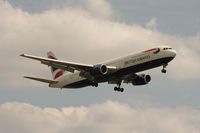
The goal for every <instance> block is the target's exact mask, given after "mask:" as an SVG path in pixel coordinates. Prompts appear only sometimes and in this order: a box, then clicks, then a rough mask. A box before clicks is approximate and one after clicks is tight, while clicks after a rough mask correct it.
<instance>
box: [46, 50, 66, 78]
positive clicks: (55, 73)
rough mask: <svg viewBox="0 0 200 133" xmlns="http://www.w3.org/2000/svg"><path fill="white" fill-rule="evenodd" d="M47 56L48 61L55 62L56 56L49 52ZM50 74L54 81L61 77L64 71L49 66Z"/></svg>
mask: <svg viewBox="0 0 200 133" xmlns="http://www.w3.org/2000/svg"><path fill="white" fill-rule="evenodd" d="M47 56H48V58H49V59H54V60H57V58H56V56H55V55H54V54H53V52H51V51H50V52H48V53H47ZM51 72H52V75H53V79H54V80H55V79H57V78H59V77H61V76H62V75H63V74H64V70H62V69H59V68H56V67H52V66H51Z"/></svg>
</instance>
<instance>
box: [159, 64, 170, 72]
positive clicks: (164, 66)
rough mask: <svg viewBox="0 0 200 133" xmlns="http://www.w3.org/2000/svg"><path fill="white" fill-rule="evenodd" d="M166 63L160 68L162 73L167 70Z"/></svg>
mask: <svg viewBox="0 0 200 133" xmlns="http://www.w3.org/2000/svg"><path fill="white" fill-rule="evenodd" d="M167 65H168V64H163V69H162V70H161V72H162V73H167V70H166V69H165V68H166V67H167Z"/></svg>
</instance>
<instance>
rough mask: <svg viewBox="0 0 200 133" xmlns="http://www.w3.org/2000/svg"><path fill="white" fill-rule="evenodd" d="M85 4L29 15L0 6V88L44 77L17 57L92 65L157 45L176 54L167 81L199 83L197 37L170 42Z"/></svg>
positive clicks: (103, 4)
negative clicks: (30, 77) (26, 78)
mask: <svg viewBox="0 0 200 133" xmlns="http://www.w3.org/2000/svg"><path fill="white" fill-rule="evenodd" d="M87 4H88V5H87V6H86V7H84V8H78V7H76V8H74V7H66V8H63V9H55V10H54V9H51V10H47V11H44V12H42V13H35V14H31V13H28V12H26V11H23V10H21V9H20V8H17V7H12V6H11V5H10V4H9V3H8V2H0V18H4V19H0V49H1V52H0V56H1V57H2V58H3V61H1V79H0V82H1V85H3V86H4V87H8V86H9V87H18V86H20V88H21V86H27V85H26V84H28V85H30V84H35V82H29V81H27V82H24V80H23V79H22V78H21V77H22V76H23V75H26V74H28V75H41V76H42V77H50V73H49V69H47V68H46V66H42V65H40V64H39V63H38V62H35V61H30V60H26V59H22V58H21V57H19V54H21V53H29V54H34V55H39V56H46V55H45V53H46V52H47V51H49V50H51V51H54V52H55V54H56V55H58V57H61V59H63V60H67V61H73V62H81V63H93V64H95V63H98V62H102V61H104V60H108V59H111V58H116V57H118V56H122V55H126V54H127V53H134V52H138V51H140V50H144V49H148V48H150V47H155V46H157V45H170V46H172V47H173V48H175V49H176V50H177V51H178V56H177V58H176V59H175V60H174V61H173V62H172V63H171V65H170V66H169V68H173V69H170V71H172V72H173V74H171V77H172V78H174V79H195V78H199V75H198V74H196V72H197V71H198V70H199V68H200V60H199V58H200V54H199V50H200V48H199V43H200V35H199V34H197V35H196V36H192V37H183V36H178V35H177V36H174V35H167V34H164V33H161V32H159V31H155V30H151V29H149V28H144V27H142V26H140V25H136V24H132V25H128V24H125V23H121V22H118V21H116V20H113V19H108V18H110V17H112V14H113V13H112V12H113V10H112V6H111V5H110V4H109V2H108V1H106V0H102V1H101V0H96V1H90V0H89V1H88V3H87ZM94 9H95V10H94ZM104 11H105V12H104ZM150 22H151V26H155V24H157V23H156V20H155V19H152V20H151V21H150ZM150 22H149V23H150ZM148 25H150V24H148ZM110 51H112V52H110ZM188 62H189V63H188ZM180 65H181V68H180ZM7 81H9V83H8V82H7Z"/></svg>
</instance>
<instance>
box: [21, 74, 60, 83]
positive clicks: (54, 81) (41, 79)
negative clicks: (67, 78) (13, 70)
mask: <svg viewBox="0 0 200 133" xmlns="http://www.w3.org/2000/svg"><path fill="white" fill-rule="evenodd" d="M24 78H27V79H32V80H36V81H40V82H43V83H49V84H56V83H58V81H56V80H49V79H44V78H37V77H29V76H24Z"/></svg>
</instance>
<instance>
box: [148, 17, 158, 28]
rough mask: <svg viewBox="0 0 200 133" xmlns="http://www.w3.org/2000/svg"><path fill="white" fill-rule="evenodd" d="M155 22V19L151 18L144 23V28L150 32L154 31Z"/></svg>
mask: <svg viewBox="0 0 200 133" xmlns="http://www.w3.org/2000/svg"><path fill="white" fill-rule="evenodd" d="M157 25H158V23H157V20H156V18H151V19H150V20H149V21H148V22H147V23H146V28H147V29H151V30H156V29H157Z"/></svg>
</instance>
